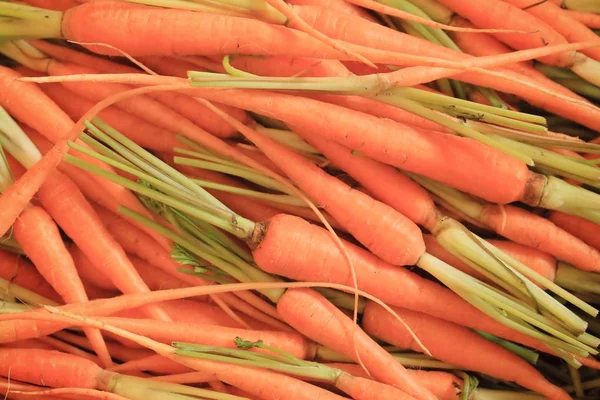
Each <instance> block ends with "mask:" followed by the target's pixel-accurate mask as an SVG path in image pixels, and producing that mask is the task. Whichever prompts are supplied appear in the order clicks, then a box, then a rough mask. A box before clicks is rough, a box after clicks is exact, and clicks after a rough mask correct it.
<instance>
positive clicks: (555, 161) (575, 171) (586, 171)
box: [490, 135, 600, 182]
mask: <svg viewBox="0 0 600 400" xmlns="http://www.w3.org/2000/svg"><path fill="white" fill-rule="evenodd" d="M490 137H492V138H494V140H497V141H499V142H501V143H505V144H506V145H508V146H513V147H514V148H515V150H517V151H520V152H522V153H523V154H526V155H528V156H529V157H531V159H532V160H533V161H534V162H535V163H536V165H539V166H548V167H551V168H553V169H554V170H557V171H565V172H566V173H568V174H569V175H571V176H575V177H580V178H582V179H586V180H590V181H599V182H600V168H598V167H596V166H594V165H589V164H585V163H581V162H579V161H577V160H575V159H573V158H570V157H567V156H564V155H562V154H559V153H555V152H553V151H550V150H546V149H542V148H539V147H536V146H532V145H530V144H527V143H521V142H518V141H516V140H513V139H509V138H507V137H504V136H499V135H490Z"/></svg>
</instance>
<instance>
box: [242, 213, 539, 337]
mask: <svg viewBox="0 0 600 400" xmlns="http://www.w3.org/2000/svg"><path fill="white" fill-rule="evenodd" d="M301 237H306V238H310V239H309V240H308V241H305V240H299V239H297V238H301ZM281 243H293V244H294V245H293V246H281ZM343 244H344V248H345V250H346V251H347V252H348V254H349V256H350V259H351V260H352V264H353V266H354V269H355V271H356V278H357V282H358V288H359V289H361V290H364V291H365V292H367V293H371V294H373V295H375V296H377V298H379V299H380V300H381V301H383V302H385V303H386V304H390V305H395V306H399V307H404V308H407V309H410V310H415V311H419V312H422V313H425V314H428V315H432V316H435V317H437V318H441V319H445V320H447V321H451V322H454V323H456V324H458V325H462V326H467V327H471V328H474V329H479V330H481V331H484V332H488V333H491V334H493V335H496V336H499V337H502V338H505V339H508V340H512V341H515V342H519V343H522V344H526V345H532V346H534V345H535V343H537V341H536V340H532V339H531V338H529V337H528V336H526V335H523V334H520V333H517V332H515V331H513V330H512V329H509V328H507V327H505V326H503V325H502V324H500V323H498V322H496V321H494V320H493V319H492V318H490V317H488V316H486V315H484V314H483V313H481V312H480V311H478V310H476V309H475V308H474V307H472V306H471V305H470V304H468V303H467V302H465V301H464V300H463V299H461V298H460V297H458V296H457V295H456V294H454V293H453V292H452V291H450V290H448V289H446V288H444V287H442V286H440V285H438V284H436V283H434V282H432V281H430V280H427V279H423V278H421V277H419V276H418V275H416V274H414V273H412V272H410V271H408V270H407V269H405V268H398V267H397V266H393V265H390V264H387V263H385V262H383V261H382V260H380V259H378V258H377V257H375V256H374V255H373V254H371V253H369V252H367V251H365V250H364V249H362V248H359V247H357V246H355V245H352V244H350V243H348V242H343ZM253 257H254V260H255V262H256V264H257V265H258V266H259V267H260V268H261V269H263V270H264V271H266V272H269V273H272V274H275V275H280V276H283V277H286V278H289V279H293V280H298V281H308V282H334V283H339V284H343V285H349V286H351V285H352V277H351V273H350V270H349V268H348V267H347V264H346V263H345V262H344V260H345V259H344V257H343V256H342V254H341V253H340V251H339V250H338V248H337V247H336V246H335V243H334V242H333V239H332V238H331V237H330V236H329V234H328V233H327V231H325V230H323V229H320V228H317V227H315V226H313V225H311V224H309V223H308V222H306V221H304V220H302V219H299V218H295V217H290V216H283V215H280V216H276V217H274V218H272V219H271V220H270V221H269V222H268V229H267V230H266V234H265V236H264V238H263V239H262V240H261V242H260V244H259V245H258V247H256V248H254V249H253ZM307 260H310V261H308V262H307Z"/></svg>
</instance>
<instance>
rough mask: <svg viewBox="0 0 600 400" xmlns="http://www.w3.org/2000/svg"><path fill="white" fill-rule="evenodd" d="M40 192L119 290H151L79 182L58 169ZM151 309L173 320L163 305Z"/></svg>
mask: <svg viewBox="0 0 600 400" xmlns="http://www.w3.org/2000/svg"><path fill="white" fill-rule="evenodd" d="M39 195H40V198H41V200H42V202H43V204H44V207H45V208H46V209H47V210H48V212H49V213H50V214H51V215H52V216H53V218H54V219H55V220H56V221H57V223H58V224H59V225H60V226H61V228H62V229H64V230H65V232H67V234H68V235H69V236H70V237H71V238H72V239H73V241H74V242H75V243H76V244H77V246H78V247H79V248H80V249H81V250H82V251H83V252H84V253H85V254H86V256H87V257H88V258H89V259H90V261H91V262H92V263H94V264H95V265H96V267H97V268H98V269H99V270H101V271H102V272H103V273H104V274H105V275H106V276H107V277H109V278H110V279H111V280H112V282H113V283H114V285H115V286H116V287H117V288H119V290H121V291H122V292H132V291H141V292H147V291H150V289H149V288H148V286H147V285H146V284H145V283H144V281H143V280H142V279H141V278H140V276H139V275H138V273H137V271H136V270H135V268H134V267H133V265H132V264H131V261H129V259H128V258H127V254H126V253H125V251H124V250H123V248H122V247H121V246H120V245H119V244H118V243H117V241H116V240H115V239H114V238H113V237H112V235H111V234H110V232H109V231H108V230H107V229H106V228H105V227H104V225H103V223H102V221H101V220H100V217H99V216H98V215H97V214H96V212H95V211H94V209H93V208H92V206H91V205H90V203H89V202H88V201H87V200H86V199H85V197H84V196H83V194H82V193H81V192H80V191H79V188H78V187H77V185H75V183H73V182H72V181H71V180H70V179H68V178H67V177H66V176H65V175H63V174H61V173H60V172H58V171H56V172H55V173H54V174H52V175H50V177H49V178H48V181H47V182H46V184H44V185H43V186H42V188H41V189H40V192H39ZM148 312H149V313H151V315H152V316H154V317H155V318H158V319H162V320H167V321H168V320H169V317H168V316H167V315H166V314H165V313H164V312H162V311H161V310H160V308H159V307H150V308H149V309H148Z"/></svg>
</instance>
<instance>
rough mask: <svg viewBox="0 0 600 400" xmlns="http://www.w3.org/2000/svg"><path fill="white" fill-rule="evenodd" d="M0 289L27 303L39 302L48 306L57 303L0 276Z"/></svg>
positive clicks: (37, 303)
mask: <svg viewBox="0 0 600 400" xmlns="http://www.w3.org/2000/svg"><path fill="white" fill-rule="evenodd" d="M0 290H1V291H2V292H3V293H6V294H9V295H11V296H13V297H15V298H17V299H19V300H21V301H22V302H24V303H27V304H29V305H39V304H46V305H50V306H57V305H58V303H56V302H54V301H52V300H50V299H48V298H46V297H44V296H40V295H39V294H37V293H35V292H33V291H31V290H29V289H25V288H24V287H22V286H19V285H17V284H16V283H14V282H9V281H7V280H5V279H2V278H0ZM29 308H31V307H29Z"/></svg>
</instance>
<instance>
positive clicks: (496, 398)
mask: <svg viewBox="0 0 600 400" xmlns="http://www.w3.org/2000/svg"><path fill="white" fill-rule="evenodd" d="M544 399H546V397H545V396H542V395H539V394H535V393H523V392H511V391H508V390H506V391H503V390H490V389H481V388H480V389H477V390H475V392H473V395H472V396H471V400H544Z"/></svg>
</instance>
